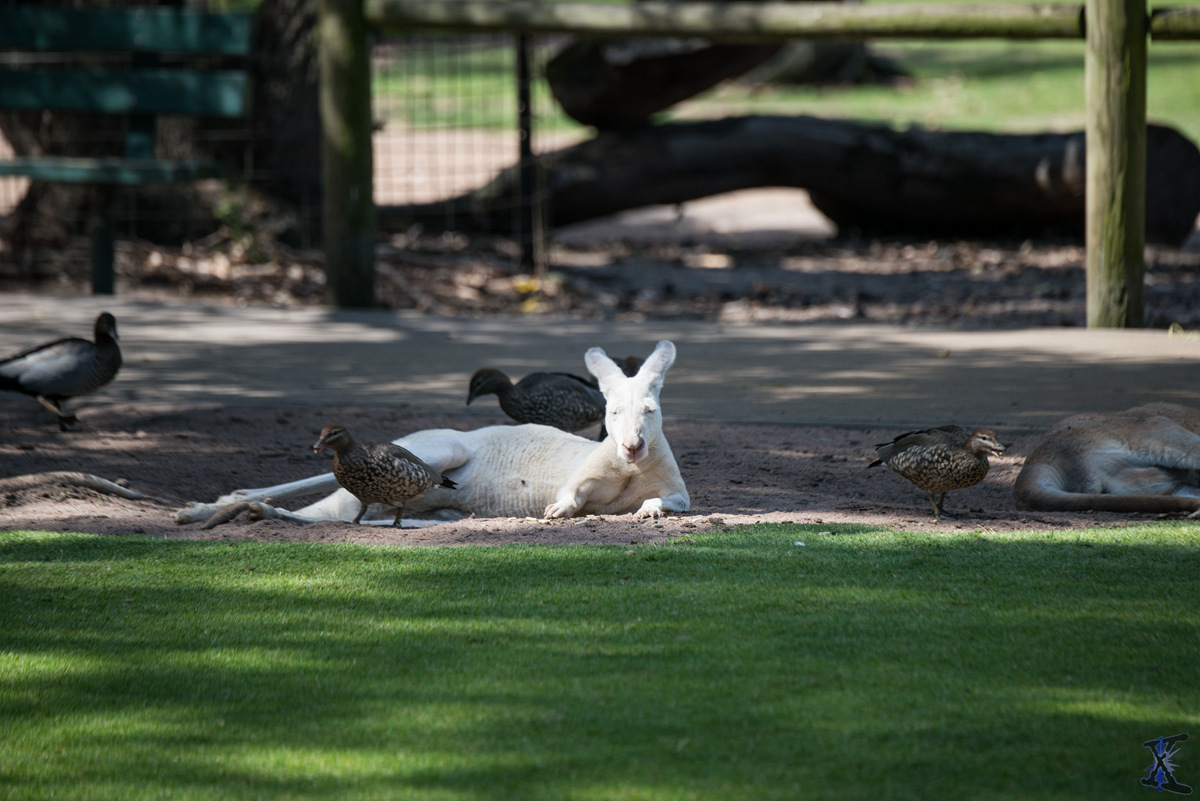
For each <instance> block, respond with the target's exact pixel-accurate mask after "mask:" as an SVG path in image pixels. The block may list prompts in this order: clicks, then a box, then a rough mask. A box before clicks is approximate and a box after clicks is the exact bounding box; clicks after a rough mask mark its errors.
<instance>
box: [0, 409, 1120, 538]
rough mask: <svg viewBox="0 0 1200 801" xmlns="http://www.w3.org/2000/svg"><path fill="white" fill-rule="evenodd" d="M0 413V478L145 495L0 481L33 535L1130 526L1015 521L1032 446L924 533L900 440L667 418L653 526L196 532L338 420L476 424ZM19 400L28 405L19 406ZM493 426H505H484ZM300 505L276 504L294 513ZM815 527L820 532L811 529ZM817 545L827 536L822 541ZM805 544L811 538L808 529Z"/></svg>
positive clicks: (288, 465) (926, 521) (402, 421)
mask: <svg viewBox="0 0 1200 801" xmlns="http://www.w3.org/2000/svg"><path fill="white" fill-rule="evenodd" d="M11 400H12V401H13V402H9V403H5V404H3V406H0V427H2V428H3V430H5V431H6V432H8V436H7V437H5V439H4V442H2V443H0V459H3V460H4V463H5V465H6V470H5V475H8V476H13V475H18V474H30V473H42V472H46V471H60V470H78V471H83V472H88V473H93V474H96V475H99V476H101V477H103V478H106V479H110V480H114V481H118V482H119V483H122V484H125V485H127V486H128V487H130V488H132V489H135V490H137V491H139V492H141V493H144V494H145V495H146V496H147V498H146V499H145V500H125V499H122V498H118V497H115V496H112V495H107V494H102V493H98V492H96V491H94V490H90V489H84V488H81V487H77V486H65V485H63V484H61V483H58V482H50V483H45V484H41V485H37V486H34V487H29V488H13V487H12V486H10V485H9V482H8V481H5V480H0V529H3V530H13V529H27V528H36V529H48V530H51V531H82V532H87V533H93V534H129V533H134V534H142V535H145V536H147V537H153V538H163V539H168V538H170V539H175V538H182V539H204V540H231V541H233V540H260V541H272V542H273V541H279V542H284V541H306V542H315V541H320V542H359V543H379V544H413V545H462V544H504V543H526V544H549V543H575V544H598V543H607V544H621V545H626V544H638V543H652V542H669V541H679V540H681V539H682V540H685V541H686V538H687V536H688V535H689V534H693V533H697V532H701V531H705V530H709V529H714V528H723V527H727V526H732V525H738V524H748V523H779V522H793V523H801V524H812V525H815V526H818V527H820V528H818V531H822V532H828V534H836V533H837V531H838V530H839V529H838V527H840V526H843V525H847V524H855V525H869V526H887V527H890V528H894V529H899V530H914V531H929V530H967V531H976V532H979V533H980V534H981V535H987V534H989V533H994V532H1005V531H1011V530H1014V529H1034V530H1045V529H1058V528H1069V527H1072V526H1095V525H1100V526H1103V525H1108V524H1118V523H1120V524H1125V523H1128V522H1130V521H1131V520H1132V519H1136V518H1135V517H1134V516H1128V515H1126V516H1116V515H1096V514H1088V515H1074V514H1047V513H1036V514H1034V513H1027V512H1018V511H1017V510H1016V509H1015V508H1014V507H1013V503H1012V499H1011V495H1010V492H1011V486H1012V482H1013V479H1014V478H1015V477H1016V474H1017V472H1018V470H1019V469H1020V466H1021V463H1022V456H1023V454H1026V453H1028V452H1029V451H1030V450H1031V448H1032V446H1033V439H1034V438H1033V437H1032V436H1017V437H1013V438H1012V440H1013V441H1011V442H1006V443H1005V444H1007V445H1009V446H1010V448H1011V449H1010V451H1009V455H1006V456H1005V457H1003V458H1002V459H999V460H996V462H995V463H994V466H993V468H992V470H991V472H990V474H989V475H988V477H987V478H986V479H985V480H984V481H983V482H982V483H981V484H979V485H977V486H975V487H972V488H969V489H966V490H961V491H957V492H952V493H951V494H950V496H949V498H948V500H947V502H946V508H947V510H948V511H951V512H954V513H956V516H955V517H953V518H943V520H942V521H940V522H938V523H934V522H933V520H932V513H931V510H930V508H929V504H928V502H927V501H926V499H925V497H924V494H923V493H921V492H920V491H919V490H917V489H916V488H915V487H913V486H911V485H910V484H908V483H907V482H905V481H904V480H903V479H901V478H900V477H899V476H896V475H895V474H892V473H890V472H889V471H887V470H886V468H875V469H868V468H867V464H868V463H869V462H870V461H871V459H872V458H874V450H873V448H872V445H873V444H874V443H877V442H884V441H887V440H890V439H891V438H892V437H893V436H894V435H895V434H897V433H899V432H897V431H892V430H883V429H861V430H860V429H840V428H826V427H778V426H731V425H712V424H696V423H675V422H671V421H670V420H668V421H667V423H666V426H665V432H666V435H667V437H668V439H669V440H670V442H671V445H672V448H673V450H674V451H675V454H676V458H677V459H678V460H679V464H680V468H681V470H682V473H683V476H684V480H685V481H686V483H687V486H688V491H689V492H690V494H691V498H692V510H691V511H690V512H688V513H686V514H682V515H677V516H671V517H669V518H667V519H661V520H634V519H633V518H632V516H629V515H625V516H603V517H587V518H576V519H571V520H555V521H544V520H533V519H468V520H462V521H457V522H449V523H440V524H437V525H433V526H429V527H425V528H406V529H403V530H398V529H394V528H390V527H376V526H365V525H364V526H355V525H353V524H351V523H316V524H312V525H295V524H291V523H285V522H281V521H276V520H263V521H251V520H249V519H247V517H246V516H245V515H243V516H242V517H240V518H238V519H236V520H234V521H233V522H231V523H228V524H225V525H222V526H219V527H216V528H213V529H211V530H204V529H203V528H202V526H201V525H200V524H190V525H183V526H181V525H177V524H176V523H175V522H174V521H173V517H172V516H173V514H174V513H175V511H177V510H178V509H180V508H182V507H183V506H185V505H186V504H187V503H188V502H190V501H213V500H216V499H217V497H219V496H220V495H222V494H224V493H226V492H229V491H230V490H233V489H235V488H245V487H261V486H267V485H271V484H276V483H280V482H284V481H291V480H295V479H300V478H305V477H308V476H311V475H316V474H318V473H322V472H326V471H328V469H329V457H328V455H327V454H326V455H324V456H315V455H313V453H312V451H311V446H312V443H313V442H314V441H315V440H316V436H317V433H318V432H319V431H320V429H321V427H322V425H324V424H325V423H327V422H328V421H330V420H340V421H343V422H345V423H346V424H347V425H349V426H350V427H351V428H352V429H353V430H354V431H355V432H356V433H359V432H361V435H360V436H361V439H363V440H364V441H365V440H371V439H384V438H387V439H391V438H395V437H397V436H400V435H402V434H405V433H408V432H411V431H414V430H417V429H422V428H431V427H450V428H462V427H467V426H475V425H479V424H481V421H480V419H479V418H478V417H472V418H469V419H467V418H463V417H436V416H430V415H426V414H419V413H417V412H415V411H411V410H408V409H405V408H399V409H395V410H387V411H383V410H375V409H370V410H367V409H354V408H328V409H290V410H289V409H285V410H265V409H258V408H209V409H147V408H144V407H139V408H134V407H130V406H114V405H110V406H105V405H103V401H102V398H100V397H99V396H97V397H96V399H95V402H94V403H91V404H87V403H85V404H83V405H82V406H81V408H80V415H81V423H80V424H79V425H78V426H77V427H76V428H75V430H73V431H71V432H67V433H62V432H59V431H58V427H57V425H56V424H55V423H54V422H53V421H52V420H50V419H49V415H48V414H47V413H46V412H45V411H44V410H43V409H42V408H41V407H40V406H38V405H37V404H36V403H35V402H33V401H32V400H28V399H24V398H17V397H15V396H14V397H13V398H12V399H11ZM22 401H28V402H22ZM484 422H494V423H504V422H506V421H505V420H504V419H503V418H500V417H497V418H495V419H494V420H491V421H484ZM312 500H315V498H307V499H295V500H293V501H291V502H288V503H286V504H283V505H285V506H287V507H288V508H298V507H299V506H300V505H303V503H309V502H311V501H312ZM826 526H827V527H828V528H824V527H826ZM828 534H826V535H828ZM814 536H821V535H817V534H814Z"/></svg>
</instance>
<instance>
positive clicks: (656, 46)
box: [546, 39, 782, 130]
mask: <svg viewBox="0 0 1200 801" xmlns="http://www.w3.org/2000/svg"><path fill="white" fill-rule="evenodd" d="M781 47H782V45H777V44H766V45H761V44H758V45H755V44H750V45H714V44H712V43H710V42H704V41H698V40H691V39H650V40H643V39H634V40H622V41H602V40H595V39H584V40H581V41H578V42H575V43H574V44H572V45H570V46H568V47H567V48H565V49H563V50H562V51H561V52H559V53H558V55H556V56H554V58H552V59H550V61H549V62H548V63H547V64H546V82H547V83H548V84H549V86H550V91H551V92H552V93H553V94H554V99H555V100H557V101H558V104H559V106H561V107H562V110H563V111H564V112H565V113H566V114H567V115H568V116H570V117H571V118H573V119H574V120H575V121H577V122H580V123H583V124H584V125H594V126H595V127H596V128H599V129H601V130H606V129H621V128H633V127H637V126H640V125H645V124H647V121H648V120H649V119H650V116H651V115H653V114H656V113H658V112H660V111H663V110H665V109H668V108H670V107H671V106H673V105H675V104H676V103H679V102H682V101H684V100H687V99H688V98H690V97H693V96H695V95H698V94H700V93H701V92H703V91H704V90H706V89H710V88H712V87H714V86H716V85H717V84H719V83H720V82H721V81H724V80H727V79H729V78H735V77H737V76H739V75H741V74H743V73H745V72H746V71H747V70H750V69H753V68H754V67H757V66H759V65H761V64H762V63H763V62H765V61H767V60H769V59H770V58H771V57H772V56H774V55H775V54H776V53H778V52H779V51H780V49H781Z"/></svg>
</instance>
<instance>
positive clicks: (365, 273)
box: [318, 0, 376, 307]
mask: <svg viewBox="0 0 1200 801" xmlns="http://www.w3.org/2000/svg"><path fill="white" fill-rule="evenodd" d="M320 15H321V16H320V22H319V28H318V36H319V45H318V46H319V50H320V65H321V79H320V102H321V173H322V178H323V180H324V184H325V185H324V200H323V202H324V209H323V214H322V231H321V240H322V242H323V243H324V250H325V277H326V282H327V289H326V292H327V295H328V298H329V300H330V302H331V303H333V304H334V305H335V306H355V307H371V306H374V305H375V233H376V227H375V199H374V194H373V184H372V158H371V64H370V48H371V45H370V37H369V36H368V32H367V24H366V20H365V18H364V17H363V7H362V0H321V2H320Z"/></svg>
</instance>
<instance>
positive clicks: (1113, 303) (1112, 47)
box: [1084, 0, 1147, 328]
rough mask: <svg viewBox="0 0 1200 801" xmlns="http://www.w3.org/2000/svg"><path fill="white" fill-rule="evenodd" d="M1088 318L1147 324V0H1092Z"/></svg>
mask: <svg viewBox="0 0 1200 801" xmlns="http://www.w3.org/2000/svg"><path fill="white" fill-rule="evenodd" d="M1085 13H1086V26H1085V27H1086V28H1087V56H1086V59H1085V65H1086V66H1085V79H1084V80H1085V88H1086V92H1087V123H1086V135H1087V324H1088V327H1089V328H1141V327H1142V326H1143V325H1144V324H1145V315H1146V302H1145V291H1144V287H1143V283H1144V280H1145V271H1146V265H1145V255H1144V252H1143V249H1144V246H1145V240H1146V35H1147V30H1146V27H1147V14H1146V0H1087V6H1086V12H1085Z"/></svg>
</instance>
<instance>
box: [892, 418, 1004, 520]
mask: <svg viewBox="0 0 1200 801" xmlns="http://www.w3.org/2000/svg"><path fill="white" fill-rule="evenodd" d="M1004 451H1005V447H1004V446H1003V445H1001V444H1000V442H999V440H997V439H996V434H995V433H994V432H992V431H989V430H987V429H986V428H977V429H975V430H974V431H972V430H971V429H968V428H963V427H962V426H942V427H940V428H927V429H924V430H922V431H909V432H908V433H905V434H901V435H900V436H898V437H896V438H895V439H893V440H892V441H891V442H884V443H880V444H879V445H876V446H875V452H876V454H877V455H878V456H879V458H878V459H877V460H875V461H873V462H871V464H869V465H868V467H875V466H876V465H881V464H885V465H887V466H888V467H890V468H891V469H892V471H893V472H894V473H896V474H897V475H899V476H901V477H902V478H904V479H905V480H907V481H908V482H910V483H911V484H914V485H915V486H916V487H917V488H918V489H921V490H923V491H924V492H925V494H926V495H928V496H929V503H930V505H932V506H933V519H934V520H937V519H938V518H939V517H941V516H942V515H943V514H946V511H945V509H944V508H943V504H944V503H945V501H946V493H948V492H950V491H951V490H956V489H963V488H964V487H971V486H974V485H975V484H978V483H979V482H980V481H983V478H984V476H986V475H987V473H988V467H989V465H988V457H989V456H1003V455H1004ZM935 496H936V497H935Z"/></svg>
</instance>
